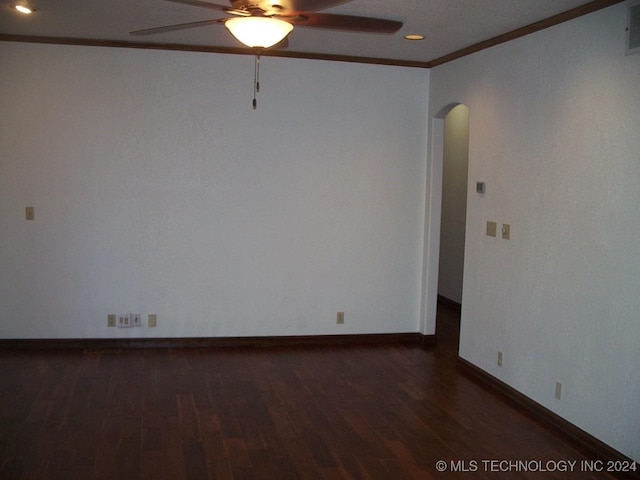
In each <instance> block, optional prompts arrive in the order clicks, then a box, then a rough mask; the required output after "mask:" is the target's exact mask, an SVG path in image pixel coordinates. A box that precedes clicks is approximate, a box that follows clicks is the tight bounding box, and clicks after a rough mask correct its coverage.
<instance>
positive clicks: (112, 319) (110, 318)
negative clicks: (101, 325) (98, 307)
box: [107, 313, 116, 327]
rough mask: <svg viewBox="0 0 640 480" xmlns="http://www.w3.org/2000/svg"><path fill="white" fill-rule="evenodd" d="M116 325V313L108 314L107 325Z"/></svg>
mask: <svg viewBox="0 0 640 480" xmlns="http://www.w3.org/2000/svg"><path fill="white" fill-rule="evenodd" d="M115 326H116V314H115V313H110V314H109V315H107V327H115Z"/></svg>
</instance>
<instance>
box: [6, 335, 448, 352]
mask: <svg viewBox="0 0 640 480" xmlns="http://www.w3.org/2000/svg"><path fill="white" fill-rule="evenodd" d="M382 344H410V345H418V346H422V347H425V348H427V347H431V346H435V344H436V337H435V335H422V334H421V333H375V334H354V335H293V336H274V337H193V338H127V339H122V338H104V339H102V338H100V339H81V338H72V339H4V340H0V349H12V350H16V349H20V350H64V349H82V350H86V351H91V352H99V351H103V350H115V349H133V348H222V347H287V346H289V347H291V346H296V347H299V346H349V345H382Z"/></svg>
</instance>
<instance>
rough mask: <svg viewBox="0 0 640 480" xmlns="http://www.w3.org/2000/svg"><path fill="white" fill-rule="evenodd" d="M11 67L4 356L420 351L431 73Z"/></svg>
mask: <svg viewBox="0 0 640 480" xmlns="http://www.w3.org/2000/svg"><path fill="white" fill-rule="evenodd" d="M0 56H1V57H2V63H3V67H2V69H0V111H1V112H2V116H1V117H0V159H1V160H0V162H1V165H0V168H1V169H2V175H0V230H1V231H2V236H1V238H0V242H1V243H0V251H1V259H0V272H2V273H1V275H2V277H1V280H0V317H1V318H2V322H1V323H0V336H1V337H3V338H48V337H49V338H69V337H80V338H85V337H97V338H105V337H129V336H132V337H144V336H153V337H171V336H177V337H189V336H196V337H197V336H237V335H240V336H243V335H249V336H254V335H304V334H336V333H338V334H340V333H374V332H384V333H386V332H415V331H418V329H419V316H420V295H421V289H420V278H421V255H422V248H423V244H422V242H423V219H424V185H425V165H426V122H427V116H426V113H427V95H426V92H427V90H428V81H429V72H428V71H425V70H419V69H406V68H394V67H384V66H367V65H351V64H344V63H342V64H340V63H332V62H312V61H302V60H285V59H275V58H263V60H262V71H261V83H262V92H261V93H260V95H259V98H258V109H257V110H256V111H254V110H252V109H251V98H252V94H253V84H252V81H253V59H252V58H251V57H244V56H242V57H233V56H224V55H208V54H197V53H180V52H156V51H142V50H122V49H107V48H90V47H70V46H51V45H34V44H18V43H7V42H5V43H2V44H0ZM28 205H33V206H34V207H35V215H36V217H35V221H25V218H24V217H25V214H24V212H25V211H24V209H25V206H28ZM337 311H344V312H345V324H344V325H342V326H337V325H336V312H337ZM128 312H135V313H142V314H143V315H146V314H148V313H155V314H157V315H158V326H157V328H155V329H149V328H143V329H127V330H124V329H114V328H107V314H108V313H128ZM145 318H146V317H145Z"/></svg>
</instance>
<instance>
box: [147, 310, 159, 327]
mask: <svg viewBox="0 0 640 480" xmlns="http://www.w3.org/2000/svg"><path fill="white" fill-rule="evenodd" d="M157 322H158V317H157V315H156V314H155V313H150V314H149V316H148V317H147V323H148V325H149V328H155V326H156V325H157V324H158V323H157Z"/></svg>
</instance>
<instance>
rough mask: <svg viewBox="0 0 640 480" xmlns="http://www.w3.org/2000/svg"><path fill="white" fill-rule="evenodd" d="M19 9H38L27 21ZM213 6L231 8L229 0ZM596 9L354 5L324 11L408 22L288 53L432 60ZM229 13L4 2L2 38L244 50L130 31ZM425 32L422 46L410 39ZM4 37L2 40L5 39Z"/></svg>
mask: <svg viewBox="0 0 640 480" xmlns="http://www.w3.org/2000/svg"><path fill="white" fill-rule="evenodd" d="M15 3H24V4H28V5H30V6H32V7H35V8H36V9H37V11H36V12H35V13H34V14H32V15H30V16H24V15H21V14H19V13H17V12H16V11H15V10H14V9H12V8H11V5H13V4H15ZM213 3H219V4H224V5H226V4H227V3H226V0H214V2H213ZM587 3H590V2H588V1H585V0H352V1H349V2H347V3H344V4H342V5H339V6H336V7H332V8H330V9H327V10H323V13H336V14H344V15H358V16H366V17H375V18H385V19H390V20H398V21H401V22H403V23H404V26H403V27H402V29H401V30H400V31H399V32H398V33H396V34H394V35H372V34H362V33H346V32H339V31H331V30H320V29H312V28H303V27H296V28H295V30H294V31H293V32H292V33H291V34H290V35H289V46H288V48H287V49H286V52H287V53H291V54H297V53H302V54H304V53H309V54H322V55H345V56H354V57H370V58H378V59H388V60H395V61H406V62H429V61H432V60H435V59H438V58H440V57H442V56H444V55H447V54H450V53H453V52H456V51H458V50H460V49H462V48H465V47H468V46H470V45H474V44H476V43H478V42H482V41H484V40H488V39H491V38H493V37H496V36H498V35H501V34H504V33H507V32H510V31H512V30H515V29H518V28H521V27H524V26H527V25H530V24H532V23H534V22H537V21H539V20H543V19H546V18H548V17H551V16H554V15H556V14H559V13H562V12H565V11H567V10H570V9H573V8H575V7H579V6H582V5H585V4H587ZM225 16H226V15H225V14H224V13H223V12H217V11H214V10H209V9H206V8H200V7H195V6H191V5H183V4H177V3H172V2H168V1H165V0H0V34H4V35H5V37H4V38H5V39H6V38H7V35H28V36H46V37H71V38H77V39H93V40H111V41H125V42H132V41H135V42H141V41H142V42H146V43H163V44H180V45H193V46H206V47H223V48H228V47H239V46H241V45H240V44H239V43H238V42H237V41H236V40H235V39H234V38H233V37H232V36H231V35H230V33H229V32H228V31H227V30H226V29H225V28H224V26H222V25H212V26H205V27H198V28H192V29H187V30H181V31H174V32H168V33H163V34H158V35H153V36H145V37H132V36H130V35H129V32H130V31H133V30H140V29H146V28H152V27H158V26H164V25H170V24H176V23H186V22H193V21H200V20H208V19H214V18H222V17H225ZM410 33H419V34H422V35H424V36H425V37H426V38H425V40H422V41H407V40H405V39H404V38H403V37H404V35H406V34H410ZM0 39H2V36H1V35H0Z"/></svg>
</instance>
